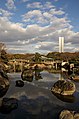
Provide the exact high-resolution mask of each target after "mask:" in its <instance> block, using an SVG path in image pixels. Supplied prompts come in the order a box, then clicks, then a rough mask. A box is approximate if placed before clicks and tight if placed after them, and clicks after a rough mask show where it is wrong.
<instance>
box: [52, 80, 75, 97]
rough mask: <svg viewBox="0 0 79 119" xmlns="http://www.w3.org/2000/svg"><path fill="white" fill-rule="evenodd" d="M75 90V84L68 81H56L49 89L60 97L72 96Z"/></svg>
mask: <svg viewBox="0 0 79 119" xmlns="http://www.w3.org/2000/svg"><path fill="white" fill-rule="evenodd" d="M75 90H76V87H75V84H74V83H73V82H72V81H70V80H58V81H57V82H56V83H55V84H54V85H53V87H52V88H51V91H52V92H53V93H57V94H60V95H73V93H74V92H75Z"/></svg>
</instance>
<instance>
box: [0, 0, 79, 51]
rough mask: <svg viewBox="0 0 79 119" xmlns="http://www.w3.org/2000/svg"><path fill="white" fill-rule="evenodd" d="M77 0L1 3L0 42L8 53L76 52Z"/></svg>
mask: <svg viewBox="0 0 79 119" xmlns="http://www.w3.org/2000/svg"><path fill="white" fill-rule="evenodd" d="M78 12H79V0H0V42H3V43H5V44H6V46H7V50H8V52H10V53H27V52H28V53H35V52H39V53H48V52H52V51H59V48H58V44H59V43H58V38H59V37H60V36H63V37H65V47H64V50H65V52H66V51H69V52H76V51H77V52H78V51H79V13H78Z"/></svg>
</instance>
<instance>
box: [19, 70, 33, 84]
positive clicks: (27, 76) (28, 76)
mask: <svg viewBox="0 0 79 119" xmlns="http://www.w3.org/2000/svg"><path fill="white" fill-rule="evenodd" d="M21 78H22V80H25V81H29V82H32V80H33V70H32V69H26V70H24V71H23V72H22V74H21Z"/></svg>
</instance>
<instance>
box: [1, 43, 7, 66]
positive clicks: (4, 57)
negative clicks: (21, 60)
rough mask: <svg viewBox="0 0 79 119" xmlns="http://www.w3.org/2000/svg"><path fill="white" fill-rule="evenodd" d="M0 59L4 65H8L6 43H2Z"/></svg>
mask: <svg viewBox="0 0 79 119" xmlns="http://www.w3.org/2000/svg"><path fill="white" fill-rule="evenodd" d="M0 59H1V60H2V62H3V63H5V64H7V63H8V58H7V53H6V46H5V44H4V43H0Z"/></svg>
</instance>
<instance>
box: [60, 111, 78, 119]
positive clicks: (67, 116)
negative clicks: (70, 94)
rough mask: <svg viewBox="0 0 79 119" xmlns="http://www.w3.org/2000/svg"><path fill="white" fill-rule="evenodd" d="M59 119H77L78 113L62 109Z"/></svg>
mask: <svg viewBox="0 0 79 119" xmlns="http://www.w3.org/2000/svg"><path fill="white" fill-rule="evenodd" d="M59 119H79V113H77V112H75V111H69V110H63V111H61V113H60V115H59Z"/></svg>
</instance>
